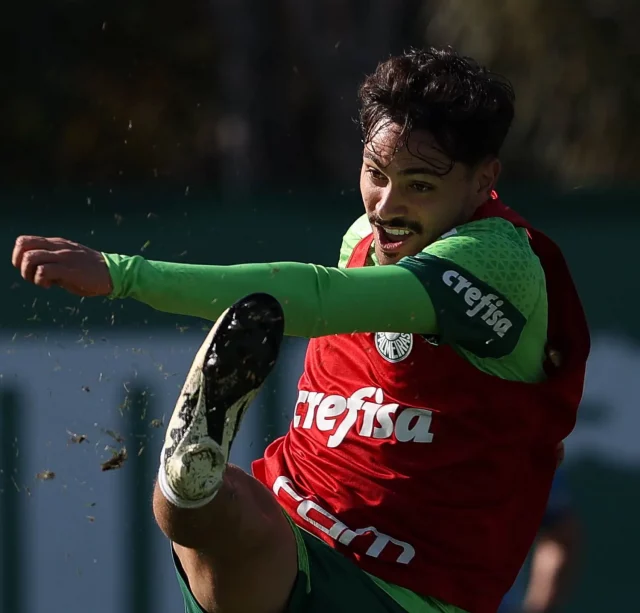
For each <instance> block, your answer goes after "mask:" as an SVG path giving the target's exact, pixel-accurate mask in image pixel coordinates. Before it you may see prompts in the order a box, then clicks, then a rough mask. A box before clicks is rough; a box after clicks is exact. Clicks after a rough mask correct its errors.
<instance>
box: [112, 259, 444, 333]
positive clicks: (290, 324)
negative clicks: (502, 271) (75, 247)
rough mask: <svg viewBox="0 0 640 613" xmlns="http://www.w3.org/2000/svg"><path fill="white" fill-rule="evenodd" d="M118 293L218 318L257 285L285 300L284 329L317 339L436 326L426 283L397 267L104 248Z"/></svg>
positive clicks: (429, 329)
mask: <svg viewBox="0 0 640 613" xmlns="http://www.w3.org/2000/svg"><path fill="white" fill-rule="evenodd" d="M104 258H105V261H106V262H107V265H108V268H109V272H110V275H111V279H112V282H113V291H112V296H113V297H114V298H135V299H136V300H139V301H140V302H144V303H146V304H148V305H149V306H151V307H153V308H154V309H157V310H159V311H166V312H169V313H179V314H182V315H195V316H198V317H203V318H205V319H210V320H215V319H217V317H218V316H219V315H220V314H221V313H222V311H224V309H226V308H227V307H228V306H229V305H231V304H233V303H234V302H235V301H236V300H238V299H240V298H242V297H243V296H246V295H247V294H251V293H254V292H265V293H268V294H271V295H272V296H274V297H275V298H276V299H277V300H278V301H279V302H280V303H281V304H282V306H283V309H284V313H285V322H286V333H287V334H288V335H290V336H301V337H306V338H313V337H317V336H326V335H329V334H343V333H351V332H420V333H424V334H427V333H435V332H436V316H435V311H434V308H433V306H432V304H431V301H430V300H429V297H428V295H427V293H426V292H425V290H424V287H423V286H422V284H421V283H420V282H419V280H418V279H417V278H416V276H415V275H414V274H413V273H411V272H410V271H408V270H406V269H404V268H401V267H399V266H375V267H373V266H372V267H366V268H355V269H338V268H326V267H324V266H316V265H314V264H301V263H298V262H279V263H272V264H239V265H235V266H205V265H191V264H175V263H170V262H153V261H148V260H145V259H144V258H142V257H140V256H135V257H123V256H118V255H108V254H104Z"/></svg>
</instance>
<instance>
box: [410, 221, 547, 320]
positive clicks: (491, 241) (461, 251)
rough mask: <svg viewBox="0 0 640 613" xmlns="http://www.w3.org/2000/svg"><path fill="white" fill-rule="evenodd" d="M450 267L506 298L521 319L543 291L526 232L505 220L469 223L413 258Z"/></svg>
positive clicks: (534, 256)
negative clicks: (437, 262) (437, 261)
mask: <svg viewBox="0 0 640 613" xmlns="http://www.w3.org/2000/svg"><path fill="white" fill-rule="evenodd" d="M415 257H416V258H417V260H418V261H421V260H422V261H423V262H428V261H429V260H432V259H434V258H437V259H438V260H441V261H442V260H444V262H442V265H445V266H446V265H448V264H449V263H451V264H453V267H452V268H453V270H454V272H458V273H459V274H464V273H465V272H466V273H470V274H471V275H472V276H473V277H475V278H477V279H479V280H481V281H483V282H484V283H486V284H488V285H490V286H491V287H492V288H493V289H495V290H497V291H498V292H500V293H501V294H502V295H504V296H505V297H507V298H508V299H509V301H510V302H511V303H512V304H513V305H514V306H515V307H516V308H517V309H518V310H519V311H521V312H522V313H523V314H524V315H525V316H526V315H528V314H529V313H531V312H532V310H533V308H534V307H535V305H536V303H537V301H538V300H539V298H540V295H541V292H543V291H544V289H545V278H544V271H543V269H542V265H541V263H540V260H539V259H538V257H537V256H536V255H535V253H534V252H533V250H532V249H531V245H530V243H529V238H528V236H527V233H526V230H524V229H522V228H516V227H515V226H514V225H513V224H512V223H510V222H509V221H507V220H505V219H501V218H497V217H493V218H489V219H482V220H479V221H473V222H470V223H468V224H464V225H462V226H459V227H458V228H456V229H455V230H453V231H452V232H450V233H448V234H445V235H444V236H443V237H441V238H440V239H439V240H437V241H435V242H434V243H432V244H431V245H429V246H428V247H426V248H425V249H424V251H423V252H422V253H420V254H418V255H417V256H415Z"/></svg>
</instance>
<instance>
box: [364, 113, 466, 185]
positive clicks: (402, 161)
mask: <svg viewBox="0 0 640 613" xmlns="http://www.w3.org/2000/svg"><path fill="white" fill-rule="evenodd" d="M363 157H364V158H366V159H370V160H372V161H373V162H374V163H375V164H377V165H378V166H380V167H381V168H387V167H388V168H390V169H394V168H395V169H398V170H401V169H403V168H406V167H409V166H411V167H413V166H417V165H420V166H426V167H431V168H432V169H433V170H434V171H435V172H438V173H446V171H447V170H450V169H451V167H452V165H453V163H452V160H451V159H450V158H449V157H448V156H447V155H446V154H445V153H443V152H442V150H441V149H440V147H439V146H438V144H437V142H436V140H435V138H434V137H433V136H432V135H431V133H429V132H427V131H425V130H414V131H412V132H411V133H410V134H409V138H408V139H407V136H406V134H403V131H402V127H401V126H400V125H398V124H396V123H389V122H387V123H385V124H381V125H379V126H378V127H376V128H375V129H374V130H372V132H371V138H370V139H369V140H368V141H367V142H366V143H365V144H364V150H363Z"/></svg>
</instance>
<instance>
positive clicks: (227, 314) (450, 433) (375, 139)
mask: <svg viewBox="0 0 640 613" xmlns="http://www.w3.org/2000/svg"><path fill="white" fill-rule="evenodd" d="M513 101H514V97H513V92H512V89H511V86H510V85H509V84H508V82H506V81H505V80H504V79H502V78H500V77H499V76H497V75H495V74H493V73H491V72H489V71H488V70H486V69H485V68H483V67H481V66H479V65H478V64H477V63H476V62H474V61H473V60H471V59H469V58H464V57H461V56H459V55H458V54H456V53H455V52H454V51H453V50H451V49H428V50H426V51H411V52H408V53H405V54H403V55H401V56H398V57H393V58H391V59H389V60H388V61H386V62H384V63H382V64H380V65H379V66H378V68H377V69H376V71H375V72H374V73H373V74H372V75H370V76H369V77H367V79H366V80H365V82H364V84H363V85H362V87H361V89H360V103H361V108H360V120H361V125H362V131H363V141H364V149H363V159H362V170H361V175H360V190H361V193H362V198H363V201H364V206H365V214H364V215H363V216H362V217H361V218H360V219H358V220H357V221H356V222H355V223H354V224H353V226H352V227H351V228H350V229H349V231H348V232H347V234H346V235H345V237H344V239H343V243H342V248H341V251H340V263H339V266H338V267H337V268H324V267H321V266H315V265H311V264H302V263H295V262H282V263H274V264H245V265H238V266H196V265H184V264H174V263H167V262H152V261H147V260H145V259H143V258H141V257H139V256H136V257H125V256H119V255H112V254H102V253H99V252H97V251H94V250H92V249H89V248H88V247H84V246H82V245H78V244H75V243H72V242H70V241H67V240H65V239H58V238H42V237H33V236H22V237H20V238H18V240H17V242H16V246H15V250H14V253H13V261H14V264H15V265H16V266H17V267H18V268H19V269H20V271H21V274H22V276H23V277H24V278H25V279H27V280H29V281H32V282H34V283H36V284H37V285H39V286H41V287H51V286H54V285H57V286H60V287H63V288H65V289H67V290H68V291H71V292H73V293H75V294H78V295H81V296H111V297H112V298H134V299H137V300H139V301H142V302H145V303H147V304H149V305H151V306H152V307H154V308H156V309H159V310H163V311H168V312H173V313H180V314H188V315H194V316H198V317H205V318H208V319H210V320H212V321H216V324H215V326H214V328H213V329H212V331H211V332H210V334H209V335H208V337H207V339H206V341H205V342H204V344H203V346H202V348H201V349H200V351H199V353H198V355H197V356H196V359H195V361H194V364H193V367H192V369H191V371H190V373H189V375H188V377H187V381H186V383H185V386H184V388H183V391H182V393H181V395H180V398H179V400H178V403H177V405H176V409H175V412H174V414H173V417H172V419H171V421H170V423H169V426H168V429H167V436H166V440H165V444H164V448H163V451H162V457H161V462H160V469H159V476H158V480H157V486H156V489H155V494H154V505H153V506H154V513H155V518H156V521H157V522H158V524H159V526H160V528H161V529H162V530H163V531H164V533H165V534H166V535H167V536H168V538H169V539H170V540H171V541H172V543H173V549H174V552H175V560H176V568H177V570H178V576H179V580H180V583H181V586H182V590H183V593H184V596H185V602H186V607H187V611H189V612H190V613H196V612H202V611H204V612H206V613H214V612H216V613H217V612H221V613H279V612H282V611H290V612H293V613H297V612H303V611H310V612H318V613H319V612H326V611H333V612H334V613H342V612H344V613H353V611H367V612H368V613H382V612H402V611H409V612H410V613H427V612H428V613H434V612H436V611H439V612H447V613H448V612H454V611H459V610H463V611H467V612H469V613H494V612H495V611H496V609H497V607H498V605H499V604H500V601H501V599H502V597H503V596H504V594H505V593H506V592H507V590H508V589H509V587H510V585H511V584H512V583H513V581H514V579H515V577H516V575H517V573H518V571H519V569H520V567H521V565H522V563H523V561H524V559H525V557H526V555H527V552H528V551H529V548H530V547H531V544H532V542H533V540H534V537H535V535H536V531H537V530H538V527H539V525H540V521H541V518H542V516H543V513H544V510H545V505H546V502H547V498H548V495H549V490H550V486H551V482H552V480H553V476H554V472H555V468H556V463H557V459H558V458H557V450H558V446H559V445H560V444H561V442H562V440H563V439H564V438H565V437H566V436H567V435H568V434H569V432H570V431H571V430H572V428H573V426H574V423H575V419H576V412H577V408H578V404H579V402H580V398H581V394H582V386H583V380H584V372H585V363H586V359H587V355H588V352H589V334H588V330H587V326H586V322H585V317H584V313H583V310H582V307H581V304H580V301H579V298H578V296H577V293H576V290H575V288H574V285H573V282H572V280H571V277H570V274H569V272H568V269H567V266H566V264H565V261H564V259H563V257H562V254H561V253H560V251H559V249H558V248H557V247H556V246H555V245H554V244H553V243H552V242H551V241H550V240H549V239H548V238H546V237H545V236H544V235H543V234H542V233H540V232H538V231H537V230H535V229H534V228H532V227H531V226H530V225H529V224H528V223H527V222H526V221H525V220H524V219H522V218H521V217H519V216H518V215H517V214H516V213H514V212H513V211H512V210H511V209H509V208H507V207H506V206H504V205H503V204H502V203H501V202H500V200H499V198H498V196H497V194H496V192H495V191H494V188H495V185H496V182H497V180H498V176H499V174H500V169H501V165H500V161H499V159H498V155H499V151H500V148H501V146H502V143H503V141H504V139H505V137H506V135H507V132H508V130H509V127H510V125H511V122H512V119H513ZM283 334H288V335H293V336H302V337H307V338H310V339H311V341H310V342H309V347H308V351H307V356H306V359H305V368H304V373H303V375H302V377H301V379H300V383H299V393H298V398H297V401H296V403H295V407H294V414H293V420H292V423H291V428H290V429H289V432H288V433H287V434H286V436H284V437H282V438H280V439H278V440H277V441H275V442H274V443H273V444H271V445H270V446H269V448H268V449H267V451H266V453H265V455H264V457H263V458H262V459H260V460H258V461H257V462H255V463H254V465H253V476H249V475H248V474H246V473H244V472H243V471H241V470H239V469H238V468H236V467H233V466H230V465H228V463H227V460H228V457H229V449H230V446H231V444H232V442H233V439H234V437H235V435H236V432H237V430H238V426H239V424H240V421H241V418H242V415H243V414H244V412H245V410H246V409H247V406H248V405H249V403H250V402H251V400H252V399H253V398H254V397H255V395H256V393H257V392H258V390H259V389H260V386H261V385H262V383H263V382H264V380H265V378H266V377H267V375H268V372H269V370H270V369H271V367H272V366H273V364H274V362H275V361H276V358H277V354H278V347H279V344H280V341H281V337H282V335H283Z"/></svg>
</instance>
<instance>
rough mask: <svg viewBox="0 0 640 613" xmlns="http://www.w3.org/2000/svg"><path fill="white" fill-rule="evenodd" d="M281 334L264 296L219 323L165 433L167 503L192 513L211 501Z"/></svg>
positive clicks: (273, 307)
mask: <svg viewBox="0 0 640 613" xmlns="http://www.w3.org/2000/svg"><path fill="white" fill-rule="evenodd" d="M283 335H284V315H283V312H282V307H281V306H280V303H279V302H278V301H277V300H276V299H275V298H273V297H272V296H270V295H268V294H251V295H250V296H247V297H245V298H242V299H241V300H239V301H238V302H236V303H235V304H234V305H233V306H231V307H229V308H228V309H227V310H226V311H225V312H224V313H223V314H222V315H221V316H220V317H219V319H218V321H217V322H216V323H215V325H214V326H213V328H212V329H211V331H210V332H209V334H208V335H207V338H206V339H205V341H204V343H203V344H202V346H201V347H200V349H199V351H198V353H197V354H196V357H195V360H194V361H193V364H192V366H191V370H190V371H189V374H188V375H187V378H186V381H185V383H184V386H183V388H182V392H181V393H180V397H179V398H178V402H177V404H176V408H175V409H174V411H173V415H172V416H171V420H170V422H169V426H168V428H167V434H166V437H165V443H164V447H163V449H162V456H161V467H160V473H159V481H160V487H161V489H162V490H163V492H164V494H165V496H166V497H167V498H168V499H169V500H174V501H175V502H176V504H179V506H182V507H189V506H193V507H196V506H201V505H203V504H206V502H208V501H209V500H211V499H212V498H213V497H214V496H215V494H216V492H217V490H218V489H219V487H220V485H221V484H222V477H223V474H224V469H225V466H226V464H227V461H228V459H229V453H230V450H231V444H232V443H233V440H234V438H235V437H236V434H237V433H238V430H239V428H240V423H241V422H242V418H243V416H244V414H245V411H246V410H247V408H248V406H249V405H250V404H251V402H252V401H253V399H254V398H255V397H256V396H257V394H258V392H259V391H260V388H261V387H262V385H263V383H264V381H265V379H266V378H267V376H268V375H269V373H270V372H271V370H272V369H273V366H274V365H275V363H276V359H277V357H278V352H279V350H280V344H281V342H282V337H283Z"/></svg>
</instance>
